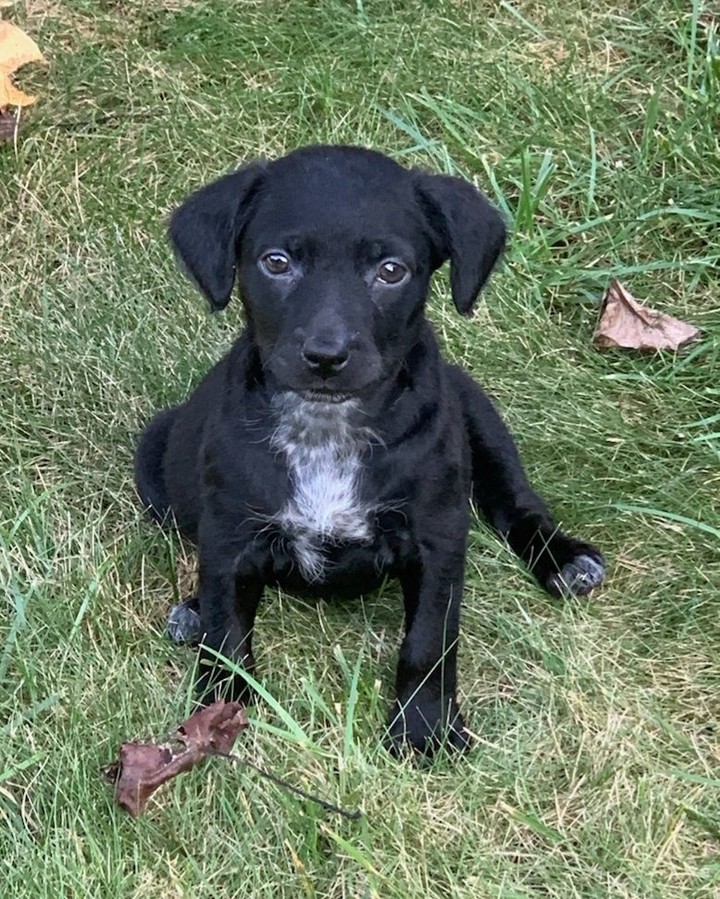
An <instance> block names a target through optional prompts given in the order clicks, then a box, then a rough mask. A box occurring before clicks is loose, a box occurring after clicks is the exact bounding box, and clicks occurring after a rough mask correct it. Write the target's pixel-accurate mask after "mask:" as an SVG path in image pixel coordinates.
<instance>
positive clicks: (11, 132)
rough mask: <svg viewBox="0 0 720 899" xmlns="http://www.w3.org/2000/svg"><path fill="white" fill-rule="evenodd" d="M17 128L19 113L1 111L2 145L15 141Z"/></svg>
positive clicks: (9, 110) (8, 110) (6, 110)
mask: <svg viewBox="0 0 720 899" xmlns="http://www.w3.org/2000/svg"><path fill="white" fill-rule="evenodd" d="M17 126H18V116H17V112H16V111H14V110H11V109H0V144H6V143H9V142H11V141H14V140H15V131H16V129H17Z"/></svg>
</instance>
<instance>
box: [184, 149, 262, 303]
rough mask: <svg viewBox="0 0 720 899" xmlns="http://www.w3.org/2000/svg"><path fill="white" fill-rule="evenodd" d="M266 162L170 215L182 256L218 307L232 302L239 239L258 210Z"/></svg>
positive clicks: (216, 183) (234, 175) (195, 197)
mask: <svg viewBox="0 0 720 899" xmlns="http://www.w3.org/2000/svg"><path fill="white" fill-rule="evenodd" d="M264 170H265V164H264V163H260V162H256V163H252V164H251V165H249V166H246V167H245V168H243V169H240V170H239V171H237V172H233V173H232V174H230V175H225V176H224V177H223V178H220V179H218V180H217V181H213V183H212V184H208V186H207V187H203V188H201V189H200V190H198V191H196V192H195V193H194V194H191V195H190V196H189V197H188V199H187V200H185V202H184V203H183V204H182V206H180V207H179V208H178V209H176V210H175V212H174V213H173V214H172V216H171V217H170V227H169V235H170V240H171V242H172V245H173V248H174V250H175V254H176V255H177V258H178V259H179V260H180V262H181V264H182V266H183V268H184V269H185V271H186V272H187V274H188V275H189V276H190V278H191V279H192V280H193V281H194V282H195V283H196V284H197V286H198V287H199V288H200V290H201V291H202V292H203V293H204V294H205V296H206V297H207V298H208V300H209V301H210V306H211V308H212V310H213V312H217V311H218V310H220V309H224V308H225V307H226V306H227V304H228V303H229V302H230V297H231V295H232V289H233V284H234V283H235V259H236V255H237V242H238V239H239V238H240V235H241V233H242V230H243V228H244V227H245V225H246V224H247V221H248V219H249V217H250V215H251V213H252V207H253V200H254V198H255V195H256V194H257V191H258V188H259V187H260V184H261V183H262V177H263V173H264Z"/></svg>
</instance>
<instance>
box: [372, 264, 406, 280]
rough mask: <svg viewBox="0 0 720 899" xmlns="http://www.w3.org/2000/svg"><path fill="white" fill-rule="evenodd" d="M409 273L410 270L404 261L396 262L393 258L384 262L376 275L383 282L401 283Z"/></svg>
mask: <svg viewBox="0 0 720 899" xmlns="http://www.w3.org/2000/svg"><path fill="white" fill-rule="evenodd" d="M407 273H408V270H407V269H406V268H405V266H404V265H403V264H402V262H395V261H394V260H393V259H388V260H386V261H385V262H383V263H382V265H381V266H380V268H379V269H378V270H377V275H376V276H375V277H376V278H377V280H378V281H380V283H381V284H399V283H400V282H401V281H403V280H405V275H407Z"/></svg>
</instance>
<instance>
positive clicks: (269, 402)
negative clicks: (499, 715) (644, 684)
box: [136, 146, 604, 754]
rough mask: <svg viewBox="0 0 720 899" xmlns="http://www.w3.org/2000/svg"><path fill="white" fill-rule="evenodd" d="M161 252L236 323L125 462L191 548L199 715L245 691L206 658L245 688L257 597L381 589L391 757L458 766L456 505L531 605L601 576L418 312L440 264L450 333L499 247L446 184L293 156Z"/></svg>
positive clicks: (232, 178)
mask: <svg viewBox="0 0 720 899" xmlns="http://www.w3.org/2000/svg"><path fill="white" fill-rule="evenodd" d="M170 237H171V240H172V243H173V245H174V247H175V251H176V253H177V255H178V257H179V259H180V260H181V261H182V263H183V264H184V266H185V268H186V269H187V271H188V272H189V274H190V275H191V277H192V278H193V280H194V281H195V283H196V284H197V285H198V287H199V288H200V290H201V291H202V292H203V293H204V294H205V296H206V297H207V298H208V299H209V301H210V303H211V305H212V308H213V309H222V308H224V307H225V306H226V305H227V303H228V302H229V300H230V296H231V293H232V289H233V285H234V283H235V282H236V281H237V282H238V285H239V288H240V293H241V296H242V300H243V303H244V307H245V315H246V320H247V325H246V328H245V330H244V331H243V333H242V334H241V335H240V337H239V338H238V340H237V342H236V343H235V345H234V346H233V348H232V349H231V350H230V352H229V353H228V354H227V356H225V358H224V359H222V361H220V362H219V363H218V364H217V365H216V366H215V368H213V370H212V371H211V372H210V373H209V374H208V375H207V377H206V378H205V380H204V381H203V382H202V383H201V384H200V386H199V387H198V388H197V390H196V391H195V392H194V393H193V395H192V396H191V397H190V398H189V399H188V400H187V402H186V403H184V404H183V405H181V406H177V407H175V408H172V409H168V410H166V411H164V412H161V413H160V414H159V415H158V416H157V417H156V418H155V419H154V420H153V421H152V422H151V423H150V425H149V426H148V428H147V429H146V431H145V432H144V434H143V436H142V439H141V441H140V446H139V448H138V452H137V457H136V479H137V487H138V491H139V494H140V497H141V499H142V500H143V502H144V503H145V504H146V505H147V507H148V508H149V509H150V511H151V512H152V514H153V515H154V517H155V518H157V519H159V520H163V519H165V518H170V517H172V518H174V521H175V523H176V524H177V527H178V528H179V530H180V531H181V533H182V534H184V535H185V536H187V537H188V538H190V539H191V540H193V541H195V542H196V543H197V545H198V550H199V564H200V584H199V610H200V631H201V633H202V634H203V635H204V636H203V643H204V645H205V646H206V647H209V649H210V651H209V652H207V651H204V650H201V653H202V655H201V674H200V683H199V689H200V691H201V696H202V697H203V698H204V699H206V700H207V699H210V698H212V697H214V696H215V695H219V694H220V693H223V691H225V692H224V693H223V695H225V694H226V693H227V689H228V688H229V691H230V693H231V695H235V696H238V695H240V694H243V693H244V692H245V689H246V687H245V682H244V679H243V678H242V676H240V675H237V674H235V675H234V676H231V677H230V678H229V679H227V672H226V671H224V669H222V668H221V667H219V665H218V664H217V656H216V655H215V653H214V652H213V650H215V651H219V652H222V653H223V654H224V655H225V656H226V657H228V658H230V659H232V660H233V661H234V662H236V663H237V664H239V665H242V666H244V667H245V668H246V669H248V670H251V669H252V668H253V666H254V659H253V654H252V648H251V641H252V633H253V623H254V620H255V612H256V609H257V607H258V603H259V602H260V598H261V596H262V593H263V588H264V587H265V586H267V585H275V584H279V585H281V586H282V587H284V588H286V589H287V590H289V591H291V592H295V593H300V594H302V593H308V594H312V595H320V596H326V595H346V596H357V595H359V594H362V593H366V592H368V591H370V590H373V589H374V588H376V587H378V586H379V585H380V583H381V582H382V581H383V580H384V579H385V578H386V577H388V576H391V577H394V578H397V579H398V580H399V581H400V584H401V588H402V592H403V596H404V601H405V620H406V635H405V639H404V640H403V643H402V646H401V648H400V657H399V663H398V670H397V700H396V702H395V704H394V707H393V709H392V711H391V714H390V719H389V733H390V738H391V744H392V745H393V746H394V747H395V748H398V747H400V746H401V745H402V744H403V742H407V743H409V744H410V745H411V746H412V748H413V749H415V750H418V751H420V752H423V753H426V754H431V753H432V752H433V751H434V750H435V749H436V748H437V746H439V745H440V744H442V743H444V744H445V745H447V746H448V747H458V748H462V747H464V746H465V745H466V743H467V740H468V737H467V732H466V731H465V729H464V724H463V720H462V717H461V715H460V712H459V710H458V707H457V699H456V651H457V639H458V625H459V619H460V601H461V597H462V591H463V569H464V562H465V549H466V541H467V534H468V527H469V515H470V508H469V502H468V499H469V497H470V496H471V495H472V498H473V500H474V502H475V503H476V504H477V506H478V507H479V508H480V509H481V510H482V512H483V513H484V514H485V516H486V517H487V518H488V520H489V521H490V523H491V524H492V525H493V526H494V527H495V528H496V529H497V530H498V531H499V532H500V533H501V534H502V535H504V536H505V538H506V539H507V541H508V543H509V544H510V546H511V547H512V549H513V550H514V551H515V552H516V553H517V554H518V555H519V556H520V557H521V558H522V559H523V560H524V561H525V562H526V564H527V565H528V566H529V567H530V568H531V569H532V571H533V573H534V574H535V576H536V577H537V579H538V581H539V582H540V584H541V585H542V586H543V587H544V588H545V589H546V590H548V591H549V592H551V593H555V594H560V593H561V592H562V591H564V590H567V591H569V592H571V593H574V594H584V593H587V592H588V591H590V590H591V589H592V588H593V587H596V586H597V585H598V584H600V583H601V582H602V579H603V575H604V563H603V559H602V556H601V555H600V553H599V552H598V551H597V550H596V549H595V548H594V547H592V546H590V545H589V544H587V543H582V542H580V541H578V540H575V539H572V538H570V537H568V536H566V535H565V534H563V533H562V532H560V531H558V529H557V527H556V525H555V524H554V523H553V521H552V519H551V518H550V516H549V514H548V512H547V509H546V507H545V504H544V503H543V501H542V500H541V499H540V498H539V497H538V495H537V494H536V493H535V492H534V491H533V490H532V489H531V487H530V485H529V484H528V481H527V479H526V477H525V474H524V472H523V469H522V466H521V464H520V461H519V458H518V454H517V451H516V449H515V445H514V443H513V440H512V437H511V436H510V434H509V433H508V431H507V429H506V427H505V425H504V424H503V422H502V421H501V419H500V417H499V415H498V413H497V412H496V411H495V409H494V408H493V406H492V405H491V403H490V401H489V400H488V399H487V397H486V396H485V394H484V393H483V392H482V390H481V389H480V388H479V387H478V386H477V385H476V384H475V383H474V382H473V381H472V380H471V379H470V378H469V377H468V376H467V375H466V374H465V373H464V372H463V371H461V370H460V369H459V368H456V367H455V366H452V365H449V364H448V363H446V362H444V361H443V360H442V359H441V357H440V353H439V350H438V345H437V341H436V339H435V336H434V334H433V332H432V330H431V328H430V325H429V324H428V322H427V321H426V319H425V316H424V314H423V313H424V304H425V300H426V297H427V294H428V287H429V282H430V277H431V275H432V273H433V272H434V271H435V270H436V269H437V268H438V267H439V266H441V265H442V264H443V262H445V261H446V260H448V259H449V260H450V266H451V270H450V277H451V287H452V297H453V300H454V303H455V305H456V307H457V309H458V311H459V312H460V313H462V314H463V315H467V314H469V313H470V311H471V310H472V307H473V304H474V302H475V300H476V298H477V296H478V293H479V291H480V289H481V287H482V286H483V284H484V283H485V281H486V280H487V278H488V276H489V275H490V272H491V270H492V268H493V266H494V264H495V262H496V261H497V260H498V258H499V256H500V255H501V252H502V249H503V245H504V242H505V227H504V225H503V222H502V220H501V218H500V216H499V214H498V213H497V211H496V210H495V209H494V208H493V207H492V206H491V205H490V204H489V203H488V201H487V200H486V199H485V197H484V196H483V195H482V194H481V193H479V192H478V191H477V190H476V189H475V188H474V187H473V186H472V185H471V184H469V183H467V182H465V181H463V180H461V179H458V178H452V177H448V176H444V175H431V174H427V173H425V172H422V171H417V170H409V171H408V170H406V169H404V168H402V167H401V166H399V165H397V164H396V163H395V162H393V161H391V160H390V159H388V158H387V157H386V156H383V155H382V154H380V153H376V152H372V151H370V150H364V149H359V148H353V147H323V146H314V147H307V148H304V149H300V150H297V151H295V152H293V153H291V154H289V155H288V156H286V157H283V158H281V159H278V160H276V161H274V162H269V163H264V162H258V163H255V164H252V165H249V166H247V167H246V168H244V169H241V170H239V171H237V172H235V173H234V174H230V175H227V176H225V177H224V178H221V179H220V180H219V181H216V182H215V183H213V184H210V185H209V186H208V187H205V188H203V189H202V190H200V191H198V192H197V193H195V194H193V195H192V196H191V197H190V198H189V199H188V200H187V201H186V202H185V203H184V204H183V205H182V206H181V207H180V208H179V209H178V210H177V211H176V212H175V214H174V215H173V217H172V222H171V226H170Z"/></svg>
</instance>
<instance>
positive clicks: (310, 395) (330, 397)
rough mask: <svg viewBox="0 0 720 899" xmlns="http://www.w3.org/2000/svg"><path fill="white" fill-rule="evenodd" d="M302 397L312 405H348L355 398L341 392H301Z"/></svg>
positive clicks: (350, 394)
mask: <svg viewBox="0 0 720 899" xmlns="http://www.w3.org/2000/svg"><path fill="white" fill-rule="evenodd" d="M300 396H301V397H302V398H303V399H304V400H309V401H310V402H311V403H346V402H347V401H348V400H351V399H352V398H353V394H352V393H342V392H341V391H339V390H301V391H300Z"/></svg>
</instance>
